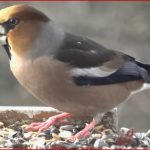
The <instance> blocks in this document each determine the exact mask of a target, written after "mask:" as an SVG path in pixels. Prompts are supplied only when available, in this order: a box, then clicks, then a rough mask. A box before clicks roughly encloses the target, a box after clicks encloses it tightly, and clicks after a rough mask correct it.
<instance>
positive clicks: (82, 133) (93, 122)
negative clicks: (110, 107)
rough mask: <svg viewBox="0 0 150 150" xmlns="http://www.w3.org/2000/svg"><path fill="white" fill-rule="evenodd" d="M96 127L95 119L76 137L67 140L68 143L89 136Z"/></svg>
mask: <svg viewBox="0 0 150 150" xmlns="http://www.w3.org/2000/svg"><path fill="white" fill-rule="evenodd" d="M95 125H96V121H95V119H93V120H92V121H91V122H90V123H89V124H88V125H87V126H86V127H85V128H84V129H83V130H82V131H80V132H78V133H77V134H76V135H74V136H72V137H71V138H69V139H68V140H69V141H75V140H77V139H81V138H86V137H87V136H89V134H90V132H89V131H90V130H91V129H93V128H94V126H95Z"/></svg>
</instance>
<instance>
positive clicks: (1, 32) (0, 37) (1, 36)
mask: <svg viewBox="0 0 150 150" xmlns="http://www.w3.org/2000/svg"><path fill="white" fill-rule="evenodd" d="M6 41H7V33H6V30H5V27H4V26H3V25H2V24H0V44H1V45H5V44H6Z"/></svg>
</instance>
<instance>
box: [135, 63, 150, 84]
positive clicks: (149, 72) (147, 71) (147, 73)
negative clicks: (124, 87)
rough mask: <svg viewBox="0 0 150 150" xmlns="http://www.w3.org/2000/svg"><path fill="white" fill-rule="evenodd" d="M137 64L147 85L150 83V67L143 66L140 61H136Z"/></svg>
mask: <svg viewBox="0 0 150 150" xmlns="http://www.w3.org/2000/svg"><path fill="white" fill-rule="evenodd" d="M136 64H137V66H138V71H139V74H140V76H141V77H142V78H143V80H144V81H145V83H150V65H148V64H143V63H141V62H138V61H136Z"/></svg>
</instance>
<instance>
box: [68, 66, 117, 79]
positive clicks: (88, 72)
mask: <svg viewBox="0 0 150 150" xmlns="http://www.w3.org/2000/svg"><path fill="white" fill-rule="evenodd" d="M116 70H117V69H108V68H106V67H103V66H102V67H91V68H74V69H71V70H70V74H71V75H72V76H74V77H78V76H88V77H106V76H109V75H111V74H112V73H114V72H116Z"/></svg>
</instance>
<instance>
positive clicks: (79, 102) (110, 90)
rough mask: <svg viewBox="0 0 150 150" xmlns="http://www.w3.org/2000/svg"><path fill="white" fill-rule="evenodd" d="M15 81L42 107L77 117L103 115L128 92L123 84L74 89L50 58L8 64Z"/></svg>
mask: <svg viewBox="0 0 150 150" xmlns="http://www.w3.org/2000/svg"><path fill="white" fill-rule="evenodd" d="M10 67H11V70H12V72H13V74H14V76H15V77H16V78H17V80H18V81H19V82H20V83H21V85H22V86H24V87H25V88H26V89H27V90H28V91H29V92H30V93H32V94H33V95H34V96H35V97H37V98H38V99H40V100H41V101H43V102H44V103H45V104H47V105H49V106H51V107H54V108H56V109H59V110H61V111H65V112H70V113H74V114H77V115H78V114H79V115H85V114H86V115H87V116H88V115H89V116H91V115H94V114H96V113H100V112H105V111H108V110H110V109H112V108H113V107H115V106H117V105H118V104H120V103H121V102H122V101H124V100H126V99H127V98H128V96H129V95H130V91H129V89H128V88H127V86H126V84H123V83H122V84H112V85H103V86H77V85H75V83H73V80H72V78H71V76H70V74H69V69H70V68H69V66H67V65H66V64H64V63H61V62H60V61H58V60H56V59H54V58H53V57H48V56H45V57H39V58H36V59H30V60H26V61H22V62H16V61H15V60H13V59H12V60H11V62H10Z"/></svg>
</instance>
